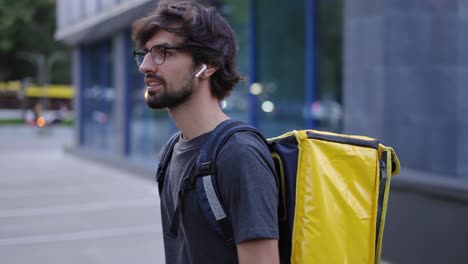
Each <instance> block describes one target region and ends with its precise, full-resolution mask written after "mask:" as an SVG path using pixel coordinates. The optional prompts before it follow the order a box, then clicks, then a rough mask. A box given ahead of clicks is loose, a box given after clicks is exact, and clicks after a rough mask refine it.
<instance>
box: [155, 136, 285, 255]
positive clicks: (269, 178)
mask: <svg viewBox="0 0 468 264" xmlns="http://www.w3.org/2000/svg"><path fill="white" fill-rule="evenodd" d="M210 133H211V132H209V133H206V134H203V135H201V136H199V137H197V138H194V139H191V140H189V141H184V140H182V139H180V141H179V142H178V143H177V144H176V145H175V147H174V152H173V156H172V158H171V161H170V164H169V167H168V169H167V171H166V176H165V177H164V187H163V190H162V193H161V215H162V224H163V232H164V248H165V255H166V263H168V264H218V263H219V264H230V263H238V258H237V251H236V248H235V247H229V246H227V244H226V243H225V242H224V241H223V239H222V238H221V237H220V236H219V235H218V234H217V233H216V232H214V231H213V230H212V229H211V228H210V226H209V225H208V222H207V220H206V219H205V217H204V215H203V213H202V212H201V211H200V209H199V205H198V198H197V193H196V191H195V189H190V190H189V191H187V192H186V193H185V195H184V200H183V207H182V214H181V220H180V227H179V235H178V237H177V238H176V239H172V238H170V237H169V236H168V235H167V233H168V231H169V226H170V219H171V217H172V215H173V212H174V210H175V204H176V201H177V199H178V190H179V186H180V183H181V180H182V179H183V178H184V177H185V176H186V175H189V174H190V173H194V167H195V166H194V165H195V161H196V159H197V157H198V152H199V150H200V148H201V147H202V145H203V144H204V143H205V141H206V140H207V139H208V137H209V135H210ZM216 168H217V180H218V186H219V192H220V195H221V200H222V203H223V206H224V208H225V209H226V211H227V214H228V215H229V217H230V219H231V221H232V227H233V234H234V240H235V242H236V244H239V243H240V242H242V241H246V240H251V239H259V238H272V239H278V238H279V231H278V219H277V218H278V217H277V213H278V187H277V184H276V178H275V169H274V163H273V160H272V158H271V154H270V151H269V150H268V148H267V147H266V146H265V144H264V143H263V141H262V140H261V139H260V137H259V136H258V135H256V134H255V133H253V132H238V133H236V134H234V135H233V136H232V137H231V138H229V140H228V141H227V142H226V144H225V145H224V146H223V147H222V148H221V150H220V152H219V154H218V158H217V161H216Z"/></svg>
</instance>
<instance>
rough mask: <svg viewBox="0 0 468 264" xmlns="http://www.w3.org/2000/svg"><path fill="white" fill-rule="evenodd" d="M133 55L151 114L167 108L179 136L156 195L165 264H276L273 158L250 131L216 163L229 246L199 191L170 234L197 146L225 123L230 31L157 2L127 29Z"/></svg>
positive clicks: (187, 200)
mask: <svg viewBox="0 0 468 264" xmlns="http://www.w3.org/2000/svg"><path fill="white" fill-rule="evenodd" d="M133 38H134V40H135V41H136V44H137V49H135V51H134V53H133V54H134V57H135V60H136V62H137V64H138V66H139V70H140V72H141V73H143V74H144V80H145V84H146V86H147V97H146V101H147V104H148V106H149V107H151V108H153V109H161V108H167V109H168V110H169V114H170V117H171V118H172V120H173V121H174V123H175V125H176V126H177V128H178V129H179V130H180V131H181V137H180V139H179V141H178V142H177V143H176V145H175V147H174V151H173V154H172V156H171V159H170V164H169V166H168V168H167V170H166V174H165V177H164V183H163V188H162V190H161V193H160V195H161V216H162V224H163V232H164V247H165V255H166V263H170V264H178V263H180V264H189V263H194V264H196V263H201V264H207V263H208V264H209V263H220V264H227V263H241V264H246V263H255V264H261V263H265V264H274V263H279V253H278V238H279V231H278V219H277V210H278V189H277V185H276V179H275V169H274V164H273V161H272V159H271V154H270V152H269V150H268V148H267V146H266V145H265V144H264V142H263V141H262V139H261V138H260V137H259V136H258V135H256V134H255V133H252V132H238V133H236V134H234V135H233V136H232V137H231V138H230V139H229V140H228V141H227V142H226V144H224V145H223V147H222V149H221V150H220V152H219V154H218V157H217V159H216V166H217V168H218V171H217V175H216V177H217V183H218V186H217V187H218V190H219V194H220V196H221V197H220V198H221V200H222V204H223V206H224V207H225V209H226V211H227V215H229V219H230V221H231V222H232V225H231V226H232V233H233V238H234V241H235V246H229V245H228V244H227V243H225V240H223V238H222V237H220V236H219V235H218V234H217V233H216V232H215V231H213V230H212V228H210V226H209V225H208V222H207V219H206V218H205V217H204V215H203V214H202V212H201V210H200V208H199V204H198V200H197V193H196V191H195V190H194V189H189V190H188V191H186V192H185V194H184V196H183V197H182V201H181V204H182V205H183V206H182V207H181V211H180V223H179V225H178V235H177V237H173V236H169V235H167V234H168V233H169V229H170V225H171V218H172V216H173V214H174V211H175V207H176V204H177V203H178V202H179V201H178V199H179V196H178V192H179V189H180V186H181V182H182V179H184V178H185V177H186V176H188V175H193V173H195V172H194V164H195V162H196V159H197V157H198V154H199V150H200V148H201V146H203V144H204V143H205V141H206V140H207V138H208V137H209V136H210V133H211V131H212V130H213V129H214V128H215V127H216V126H218V125H219V124H221V123H222V122H223V121H225V120H227V119H229V117H228V116H227V115H226V114H225V113H224V112H223V111H222V109H221V108H220V104H219V101H220V100H222V99H224V98H225V97H226V96H227V95H228V94H229V93H230V91H231V90H232V89H233V88H234V86H235V84H236V83H237V82H238V81H239V80H240V76H239V74H238V73H237V71H236V69H235V66H236V52H237V51H236V49H237V47H236V42H235V36H234V32H233V30H232V29H231V27H230V26H229V24H228V23H227V22H226V20H225V19H224V18H223V17H222V16H221V15H219V14H218V12H217V11H216V10H215V9H213V8H208V7H205V6H203V5H201V4H199V3H197V2H195V1H175V0H174V1H163V0H161V1H160V3H159V5H158V7H157V8H156V10H155V11H154V12H152V13H150V14H149V15H148V16H147V17H144V18H141V19H140V20H138V21H136V22H135V23H134V25H133Z"/></svg>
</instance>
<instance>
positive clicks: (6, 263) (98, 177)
mask: <svg viewBox="0 0 468 264" xmlns="http://www.w3.org/2000/svg"><path fill="white" fill-rule="evenodd" d="M49 132H50V133H47V134H40V133H38V131H37V128H32V127H25V126H10V127H0V259H1V260H0V262H1V263H2V264H16V263H50V264H53V263H61V264H65V263H87V264H94V263H96V264H97V263H106V264H107V263H113V264H116V263H126V264H128V263H139V264H144V263H152V264H154V263H164V254H163V251H164V250H163V244H162V235H161V225H160V215H159V201H158V199H157V198H158V196H157V190H156V185H155V184H154V183H152V182H151V181H148V180H146V179H144V178H142V177H135V175H132V174H131V173H128V172H125V171H122V170H117V169H112V168H109V167H107V166H104V165H100V164H97V163H93V162H89V161H86V160H83V159H79V158H77V157H75V156H72V155H67V154H64V152H63V146H65V145H69V144H70V143H71V140H72V134H71V132H72V131H71V130H70V129H66V128H60V127H54V128H52V129H51V130H50V131H49Z"/></svg>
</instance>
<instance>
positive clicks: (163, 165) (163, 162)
mask: <svg viewBox="0 0 468 264" xmlns="http://www.w3.org/2000/svg"><path fill="white" fill-rule="evenodd" d="M179 138H180V132H177V133H175V134H174V135H172V136H171V138H170V139H169V141H168V142H167V144H166V146H165V148H164V151H163V152H162V155H161V158H160V160H159V165H158V170H157V172H156V181H157V182H158V189H159V195H161V191H162V187H163V182H164V176H165V175H166V170H167V166H168V165H169V161H170V160H171V157H172V152H173V150H174V146H175V144H176V143H177V141H179Z"/></svg>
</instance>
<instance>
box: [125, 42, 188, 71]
mask: <svg viewBox="0 0 468 264" xmlns="http://www.w3.org/2000/svg"><path fill="white" fill-rule="evenodd" d="M186 48H187V47H186V46H172V47H168V46H163V45H156V46H153V47H152V48H151V49H149V50H148V49H147V48H136V49H135V50H134V51H133V58H134V59H135V62H136V64H137V65H138V67H140V66H141V64H142V63H143V60H144V59H145V56H146V54H148V52H149V53H150V54H151V58H152V59H153V62H154V63H155V64H157V65H161V64H163V63H164V61H166V56H167V51H168V50H171V49H174V50H178V49H186Z"/></svg>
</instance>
